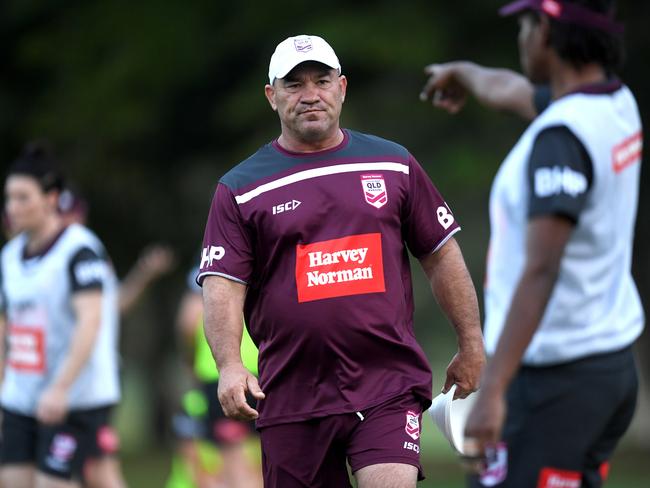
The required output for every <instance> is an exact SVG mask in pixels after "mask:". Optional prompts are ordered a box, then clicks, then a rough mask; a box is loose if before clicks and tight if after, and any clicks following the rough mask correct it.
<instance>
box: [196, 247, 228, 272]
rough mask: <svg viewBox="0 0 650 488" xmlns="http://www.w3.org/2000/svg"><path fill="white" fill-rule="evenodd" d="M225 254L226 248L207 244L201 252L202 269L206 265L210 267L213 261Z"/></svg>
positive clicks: (218, 259)
mask: <svg viewBox="0 0 650 488" xmlns="http://www.w3.org/2000/svg"><path fill="white" fill-rule="evenodd" d="M225 255H226V250H225V249H224V248H223V247H222V246H208V247H204V248H203V253H202V254H201V266H200V268H201V269H203V268H205V267H206V266H207V267H210V266H212V264H213V263H214V262H215V261H220V260H221V258H223V257H224V256H225Z"/></svg>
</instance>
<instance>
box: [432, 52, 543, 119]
mask: <svg viewBox="0 0 650 488" xmlns="http://www.w3.org/2000/svg"><path fill="white" fill-rule="evenodd" d="M424 72H425V73H426V74H427V75H428V76H429V79H428V80H427V82H426V84H425V85H424V87H423V88H422V92H421V93H420V99H421V100H422V101H426V100H431V101H432V103H433V106H434V107H438V108H441V109H444V110H446V111H448V112H449V113H452V114H455V113H457V112H459V111H460V110H461V109H462V108H463V106H464V105H465V103H466V101H467V97H468V95H471V96H473V97H474V98H476V100H478V102H479V103H480V104H482V105H484V106H486V107H488V108H493V109H496V110H503V111H506V112H511V113H514V114H516V115H518V116H520V117H521V118H523V119H525V120H532V119H534V118H535V117H536V116H537V110H536V108H535V104H534V101H533V94H534V88H533V85H532V83H531V82H530V81H529V80H528V79H527V78H526V77H525V76H523V75H521V74H519V73H517V72H515V71H511V70H508V69H502V68H488V67H485V66H480V65H478V64H475V63H472V62H469V61H452V62H449V63H442V64H430V65H428V66H427V67H426V68H425V69H424Z"/></svg>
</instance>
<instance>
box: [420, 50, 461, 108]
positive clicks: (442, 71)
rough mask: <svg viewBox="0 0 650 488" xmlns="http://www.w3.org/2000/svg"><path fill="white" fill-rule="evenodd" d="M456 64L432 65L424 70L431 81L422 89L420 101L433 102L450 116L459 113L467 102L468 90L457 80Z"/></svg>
mask: <svg viewBox="0 0 650 488" xmlns="http://www.w3.org/2000/svg"><path fill="white" fill-rule="evenodd" d="M455 66H456V64H455V63H453V62H452V63H444V64H430V65H429V66H427V67H426V68H424V72H425V74H427V75H428V76H429V79H428V80H427V82H426V83H425V85H424V87H423V88H422V92H421V93H420V100H422V101H423V102H425V101H427V100H431V103H432V104H433V106H434V107H437V108H441V109H443V110H446V111H447V112H449V113H450V114H456V113H458V112H459V111H460V110H461V109H462V108H463V107H464V106H465V103H466V102H467V96H468V93H467V89H466V88H465V87H464V86H463V85H462V84H461V83H460V82H459V81H458V79H457V78H456V70H455Z"/></svg>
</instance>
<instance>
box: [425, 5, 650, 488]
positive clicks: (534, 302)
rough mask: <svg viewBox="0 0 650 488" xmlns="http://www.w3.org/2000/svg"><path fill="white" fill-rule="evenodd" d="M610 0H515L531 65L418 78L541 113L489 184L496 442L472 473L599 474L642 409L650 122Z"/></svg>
mask: <svg viewBox="0 0 650 488" xmlns="http://www.w3.org/2000/svg"><path fill="white" fill-rule="evenodd" d="M614 7H615V5H614V2H613V1H611V0H575V1H568V0H564V1H560V0H519V1H516V2H512V3H510V4H508V5H506V6H505V7H503V8H502V9H501V11H500V12H501V14H502V15H513V14H516V15H518V17H519V51H520V60H521V65H522V68H523V71H524V74H525V76H522V75H520V74H518V73H515V72H512V71H509V70H505V69H494V68H486V67H482V66H478V65H475V64H472V63H469V62H452V63H446V64H439V65H431V66H429V67H427V68H426V71H427V73H428V74H429V75H430V78H429V80H428V82H427V83H426V85H425V87H424V90H423V92H422V98H423V99H432V100H433V104H434V106H436V107H439V108H442V109H445V110H447V111H449V112H451V113H456V112H458V111H459V110H460V109H461V108H462V107H463V106H464V104H465V102H466V99H467V97H468V95H472V96H474V97H476V99H477V100H478V101H479V102H480V103H482V104H483V105H485V106H487V107H491V108H496V109H501V110H505V111H510V112H514V113H516V114H518V115H519V116H521V117H523V118H525V119H526V120H530V121H531V123H530V125H529V127H528V128H527V129H526V131H525V132H524V134H523V135H522V136H521V138H520V139H519V142H517V144H516V145H515V146H514V147H513V149H512V150H511V152H510V154H509V155H508V156H507V157H506V159H505V160H504V162H503V163H502V165H501V167H500V169H499V171H498V173H497V175H496V177H495V179H494V183H493V186H492V192H491V195H490V222H491V238H490V248H489V252H488V264H487V277H486V285H485V307H486V322H485V338H486V341H487V351H488V354H489V356H490V360H489V363H488V367H487V368H486V370H485V373H484V376H483V379H482V383H481V389H480V390H479V393H478V399H477V401H476V404H475V406H474V409H473V411H472V413H471V414H470V416H469V419H468V422H467V426H466V436H467V438H468V446H467V447H468V448H471V449H472V450H473V451H474V453H475V454H476V455H477V456H484V455H485V453H488V454H489V456H488V457H489V458H490V459H489V461H490V462H489V465H488V467H487V469H486V470H484V471H483V473H482V475H481V476H480V477H473V478H472V479H471V480H470V484H471V486H498V487H513V488H519V487H528V486H537V487H538V488H550V487H557V486H566V487H569V486H570V487H574V486H575V487H580V486H581V487H589V488H592V487H600V486H602V484H603V483H604V481H605V479H606V477H607V472H608V469H609V464H608V461H609V459H610V458H611V456H612V452H613V451H614V449H615V447H616V445H617V443H618V441H619V440H620V439H621V437H622V436H623V434H624V433H625V431H626V430H627V428H628V426H629V424H630V422H631V420H632V417H633V414H634V409H635V404H636V397H637V390H638V380H637V370H636V365H635V360H634V356H633V352H632V347H631V346H632V344H633V343H634V341H635V340H636V339H637V337H638V336H639V335H640V334H641V331H642V330H643V326H644V312H643V309H642V306H641V302H640V299H639V295H638V292H637V289H636V285H635V283H634V280H633V278H632V273H631V265H632V244H633V234H634V224H635V219H636V211H637V203H638V193H639V173H640V163H641V148H642V127H641V121H640V117H639V112H638V108H637V104H636V101H635V99H634V96H633V95H632V93H631V92H630V90H629V88H628V87H627V86H625V85H624V84H623V83H622V82H621V81H620V80H619V78H618V77H617V76H616V74H615V73H616V70H617V69H618V68H619V65H620V61H621V60H622V55H623V52H622V51H623V50H622V43H621V42H622V41H621V32H622V26H621V25H620V24H619V23H618V22H616V21H615V20H614V14H615V8H614Z"/></svg>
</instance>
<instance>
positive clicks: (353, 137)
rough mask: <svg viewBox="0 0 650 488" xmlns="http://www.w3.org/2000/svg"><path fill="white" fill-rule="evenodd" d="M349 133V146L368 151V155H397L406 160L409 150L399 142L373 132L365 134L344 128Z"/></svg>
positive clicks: (356, 149)
mask: <svg viewBox="0 0 650 488" xmlns="http://www.w3.org/2000/svg"><path fill="white" fill-rule="evenodd" d="M346 130H347V131H348V134H349V135H350V148H351V149H353V150H355V152H357V151H361V152H366V153H367V152H368V151H369V152H370V154H368V155H369V156H372V155H376V156H387V157H397V158H400V159H404V160H408V158H409V155H410V153H409V151H408V149H406V148H405V147H404V146H402V145H401V144H398V143H397V142H395V141H391V140H389V139H384V138H383V137H379V136H376V135H373V134H365V133H363V132H357V131H354V130H350V129H346Z"/></svg>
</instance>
